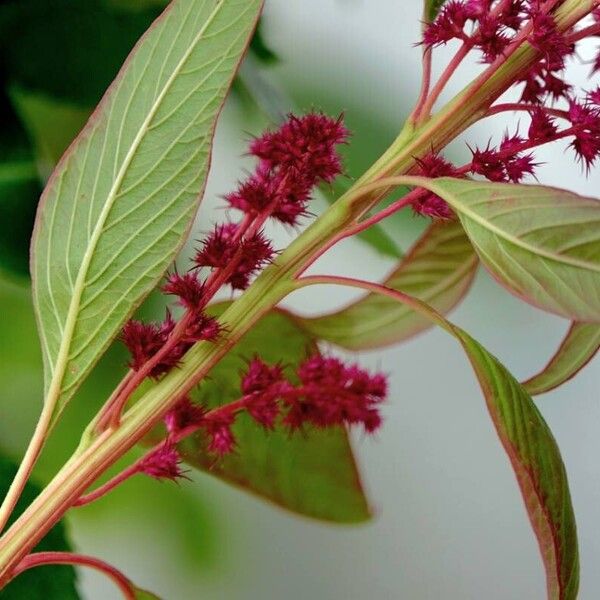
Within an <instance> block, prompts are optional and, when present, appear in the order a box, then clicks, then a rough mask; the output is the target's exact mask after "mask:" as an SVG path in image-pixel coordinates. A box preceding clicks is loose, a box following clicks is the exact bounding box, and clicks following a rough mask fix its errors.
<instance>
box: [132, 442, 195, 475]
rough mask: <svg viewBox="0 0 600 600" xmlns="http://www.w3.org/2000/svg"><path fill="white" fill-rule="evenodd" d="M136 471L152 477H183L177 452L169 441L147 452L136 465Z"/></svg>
mask: <svg viewBox="0 0 600 600" xmlns="http://www.w3.org/2000/svg"><path fill="white" fill-rule="evenodd" d="M138 471H139V472H140V473H144V474H145V475H148V476H150V477H153V478H154V479H170V480H171V481H175V480H177V479H180V478H182V477H185V474H184V471H183V470H182V469H181V457H180V456H179V452H177V448H175V446H173V445H172V444H170V443H169V442H165V443H164V444H161V445H160V446H159V447H158V448H157V449H156V450H154V451H153V452H150V453H149V454H147V455H146V456H145V457H144V459H143V460H142V461H141V462H140V464H139V465H138Z"/></svg>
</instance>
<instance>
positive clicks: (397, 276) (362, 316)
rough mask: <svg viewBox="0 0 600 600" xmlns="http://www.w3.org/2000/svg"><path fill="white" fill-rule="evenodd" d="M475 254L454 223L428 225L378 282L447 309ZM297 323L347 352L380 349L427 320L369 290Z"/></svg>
mask: <svg viewBox="0 0 600 600" xmlns="http://www.w3.org/2000/svg"><path fill="white" fill-rule="evenodd" d="M477 264H478V261H477V255H476V254H475V252H474V251H473V248H472V246H471V243H470V242H469V239H468V238H467V236H466V235H465V233H464V231H463V228H462V226H461V225H460V223H458V222H451V223H436V224H433V225H431V226H430V227H429V229H428V230H427V231H426V232H425V233H424V235H423V236H422V237H421V238H420V239H419V241H418V242H417V243H416V244H415V245H414V246H413V248H412V249H411V251H410V252H409V253H408V254H407V255H406V256H405V257H404V259H403V260H402V261H401V262H400V264H399V265H398V267H396V268H395V269H394V270H393V271H392V272H391V273H390V274H389V275H388V277H387V278H386V280H385V281H384V283H383V285H385V286H386V287H388V288H392V289H396V290H400V291H402V292H405V293H407V294H409V295H411V296H414V297H416V298H419V299H420V300H422V301H424V302H426V303H427V304H429V305H430V306H432V307H433V308H435V309H436V310H437V311H438V312H440V313H442V314H445V313H447V312H449V311H450V310H451V309H452V308H454V306H456V304H457V303H458V302H459V301H460V300H461V299H462V298H463V297H464V295H465V294H466V292H467V290H468V289H469V287H470V285H471V282H472V281H473V277H474V275H475V271H476V269H477ZM302 325H303V327H305V328H306V329H307V330H308V331H310V332H311V333H312V334H313V335H314V336H315V337H317V338H318V339H321V340H327V341H328V342H332V343H334V344H337V345H338V346H342V347H343V348H346V349H348V350H363V349H368V348H379V347H382V346H388V345H390V344H395V343H398V342H401V341H403V340H406V339H408V338H410V337H412V336H413V335H416V334H417V333H419V332H421V331H423V330H425V329H428V328H429V327H431V325H432V324H431V321H430V320H429V319H427V318H426V317H424V316H423V315H420V314H419V313H417V312H415V311H414V310H412V309H411V308H410V307H408V306H406V305H405V304H400V303H398V302H396V301H395V300H392V299H391V298H387V297H385V296H381V295H380V294H375V293H369V294H368V295H367V296H365V297H364V298H362V299H360V300H358V301H357V302H354V303H353V304H351V305H350V306H348V307H346V308H344V309H342V310H340V311H337V312H335V313H331V314H327V315H324V316H321V317H316V318H312V319H303V320H302Z"/></svg>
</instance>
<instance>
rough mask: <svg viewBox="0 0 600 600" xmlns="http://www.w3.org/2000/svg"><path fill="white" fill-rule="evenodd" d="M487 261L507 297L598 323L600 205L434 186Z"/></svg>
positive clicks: (539, 194)
mask: <svg viewBox="0 0 600 600" xmlns="http://www.w3.org/2000/svg"><path fill="white" fill-rule="evenodd" d="M427 187H428V189H430V190H432V191H433V192H435V193H436V194H438V195H440V196H442V197H443V198H444V200H446V201H447V202H448V203H449V204H450V205H451V206H452V207H453V208H454V210H455V211H456V212H457V213H458V215H459V217H460V220H461V222H462V224H463V226H464V228H465V231H466V233H467V235H468V236H469V238H470V240H471V242H472V244H473V246H474V247H475V250H476V251H477V253H478V254H479V257H480V258H481V261H482V262H483V264H484V265H485V266H486V267H487V269H488V270H489V271H490V272H491V273H492V275H494V277H495V278H496V279H497V280H498V281H499V282H500V283H501V284H502V285H504V286H505V287H506V288H507V289H508V290H509V291H511V292H512V293H514V294H516V295H517V296H519V297H520V298H522V299H523V300H525V301H526V302H529V303H531V304H533V305H535V306H537V307H539V308H542V309H544V310H547V311H550V312H553V313H556V314H559V315H561V316H563V317H566V318H568V319H570V320H574V321H582V322H596V323H597V322H600V201H599V200H597V199H594V198H585V197H582V196H578V195H577V194H573V193H571V192H568V191H565V190H560V189H556V188H549V187H543V186H532V185H512V184H501V183H486V182H478V181H468V180H461V179H450V178H440V179H435V180H430V181H429V182H428V183H427Z"/></svg>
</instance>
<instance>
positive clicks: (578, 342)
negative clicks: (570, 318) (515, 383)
mask: <svg viewBox="0 0 600 600" xmlns="http://www.w3.org/2000/svg"><path fill="white" fill-rule="evenodd" d="M598 348H600V325H597V324H596V323H571V327H570V328H569V331H567V334H566V335H565V337H564V339H563V341H562V342H561V344H560V347H559V348H558V350H557V351H556V354H555V355H554V356H553V357H552V358H551V359H550V362H549V363H548V364H547V365H546V366H545V367H544V368H543V369H542V371H540V372H539V373H538V374H537V375H534V376H533V377H531V378H530V379H528V380H527V381H525V382H523V384H522V385H523V387H524V388H525V389H526V390H527V391H528V392H529V393H530V394H532V395H536V394H544V393H546V392H549V391H550V390H553V389H554V388H557V387H558V386H559V385H562V384H563V383H565V382H566V381H569V379H571V378H572V377H575V375H576V374H577V373H579V371H580V370H581V369H583V367H585V365H587V364H588V362H589V361H590V360H592V358H594V356H595V354H596V352H598Z"/></svg>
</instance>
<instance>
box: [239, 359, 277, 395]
mask: <svg viewBox="0 0 600 600" xmlns="http://www.w3.org/2000/svg"><path fill="white" fill-rule="evenodd" d="M283 381H285V376H284V373H283V367H282V366H281V365H280V364H275V365H270V366H269V365H268V364H266V363H265V362H264V361H263V360H262V359H261V358H259V357H258V356H255V357H254V358H253V359H252V360H251V361H250V362H249V363H248V367H247V368H246V371H245V373H244V374H243V376H242V382H241V388H240V389H241V392H242V394H244V396H247V395H248V394H255V393H268V392H270V390H271V389H272V388H273V386H275V385H278V384H281V383H282V382H283Z"/></svg>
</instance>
